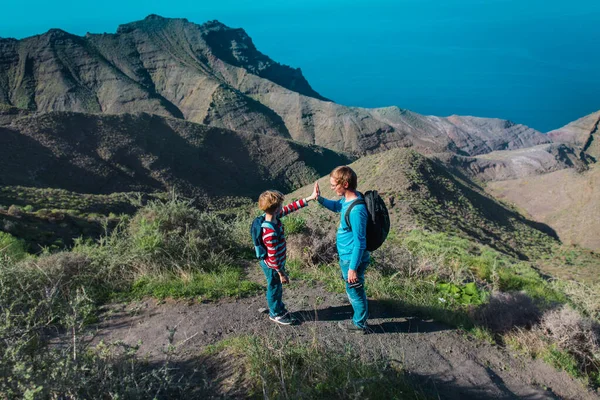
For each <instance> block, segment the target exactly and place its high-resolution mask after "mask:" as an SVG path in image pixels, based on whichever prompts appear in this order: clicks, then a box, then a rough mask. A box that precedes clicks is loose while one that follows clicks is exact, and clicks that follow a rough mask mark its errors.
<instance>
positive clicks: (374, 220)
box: [345, 190, 390, 251]
mask: <svg viewBox="0 0 600 400" xmlns="http://www.w3.org/2000/svg"><path fill="white" fill-rule="evenodd" d="M357 204H364V205H365V206H366V207H367V213H368V214H369V219H368V220H367V235H366V236H367V250H369V251H373V250H377V249H378V248H379V247H380V246H381V245H382V244H383V242H384V241H385V239H386V238H387V235H388V233H389V232H390V215H389V214H388V210H387V207H386V206H385V203H384V202H383V199H382V198H381V196H379V193H377V191H376V190H369V191H367V192H365V194H364V195H363V199H358V200H355V201H354V202H353V203H352V204H350V207H348V211H346V215H345V219H346V225H348V228H349V229H350V230H352V226H351V225H350V211H352V208H353V207H354V206H355V205H357Z"/></svg>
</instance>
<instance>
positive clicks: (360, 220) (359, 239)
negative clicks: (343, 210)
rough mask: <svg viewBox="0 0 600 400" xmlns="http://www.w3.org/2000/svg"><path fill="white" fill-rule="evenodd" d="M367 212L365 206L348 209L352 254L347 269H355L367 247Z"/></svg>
mask: <svg viewBox="0 0 600 400" xmlns="http://www.w3.org/2000/svg"><path fill="white" fill-rule="evenodd" d="M367 218H369V214H368V213H367V209H366V207H356V208H353V209H352V210H351V211H350V225H351V226H352V239H353V241H352V243H353V247H352V255H351V257H350V266H349V267H348V268H349V269H351V270H353V271H356V270H357V269H358V266H359V265H360V261H361V260H362V256H363V253H364V252H365V250H366V248H367Z"/></svg>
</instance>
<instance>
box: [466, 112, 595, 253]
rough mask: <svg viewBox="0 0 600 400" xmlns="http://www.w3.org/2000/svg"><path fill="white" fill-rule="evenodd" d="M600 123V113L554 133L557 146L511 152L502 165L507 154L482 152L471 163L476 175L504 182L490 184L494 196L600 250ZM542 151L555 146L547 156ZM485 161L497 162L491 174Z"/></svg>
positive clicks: (570, 240)
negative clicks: (482, 161)
mask: <svg viewBox="0 0 600 400" xmlns="http://www.w3.org/2000/svg"><path fill="white" fill-rule="evenodd" d="M599 121H600V111H598V112H595V113H593V114H590V115H587V116H585V117H583V118H580V119H578V120H577V121H574V122H572V123H570V124H568V125H566V126H564V127H562V128H560V129H557V130H554V131H551V132H549V133H548V136H549V137H551V138H552V140H553V141H554V142H555V144H553V145H548V146H547V147H542V146H540V147H538V148H536V147H534V148H531V149H523V150H518V151H514V152H509V153H506V156H505V159H504V160H503V161H502V164H500V167H499V165H498V162H497V161H496V160H495V159H497V158H499V157H497V155H498V154H502V153H490V154H486V155H483V156H478V157H476V158H475V160H476V162H473V163H472V164H470V165H469V167H470V166H471V165H476V169H475V172H474V174H475V175H478V176H480V177H484V178H485V177H489V179H490V180H496V181H498V182H490V183H488V185H487V190H488V191H489V192H490V193H491V194H493V195H494V196H496V197H498V198H500V199H503V200H505V201H508V202H510V203H512V204H514V205H515V206H517V207H518V208H519V209H521V210H523V211H525V212H526V213H528V214H529V215H530V216H531V217H532V218H534V219H535V220H537V221H540V222H543V223H545V224H548V225H549V226H551V227H552V228H553V229H555V230H556V232H557V233H558V235H559V237H560V239H561V240H562V241H564V242H565V243H570V244H578V245H581V246H583V247H587V248H589V249H593V250H600V223H599V221H600V192H599V191H598V188H599V187H600V185H599V184H600V182H599V180H598V178H599V173H600V169H599V166H598V164H596V163H595V161H597V160H598V157H599V156H600V147H599V145H598V139H597V134H598V133H597V132H598V123H599ZM542 149H544V150H545V151H548V150H550V149H555V150H552V151H548V155H545V154H544V153H543V151H541V150H542ZM524 154H527V157H526V158H523V157H522V155H524ZM535 154H541V155H544V157H543V158H542V157H540V156H536V155H535ZM552 154H554V159H553V158H552V156H551V155H552ZM536 159H537V160H538V162H535V160H536ZM481 160H489V161H490V162H494V163H495V164H494V167H493V169H492V172H491V173H490V172H488V171H486V170H482V169H481ZM492 160H494V161H492ZM544 160H546V161H544ZM507 163H508V164H509V168H507V167H506V164H507ZM463 165H464V164H463ZM573 166H574V167H575V168H574V169H573V168H569V169H563V168H565V167H573ZM561 167H562V168H561ZM463 170H465V169H464V168H463ZM546 172H547V173H546Z"/></svg>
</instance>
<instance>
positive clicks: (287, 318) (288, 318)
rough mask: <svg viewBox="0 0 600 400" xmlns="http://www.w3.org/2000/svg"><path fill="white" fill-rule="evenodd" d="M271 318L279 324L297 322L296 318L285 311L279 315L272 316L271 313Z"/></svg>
mask: <svg viewBox="0 0 600 400" xmlns="http://www.w3.org/2000/svg"><path fill="white" fill-rule="evenodd" d="M269 319H270V320H271V321H273V322H277V323H278V324H279V325H293V324H294V323H296V320H295V319H294V318H292V316H291V315H290V313H285V314H283V315H280V316H278V317H272V316H270V315H269Z"/></svg>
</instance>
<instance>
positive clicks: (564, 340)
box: [540, 305, 600, 375]
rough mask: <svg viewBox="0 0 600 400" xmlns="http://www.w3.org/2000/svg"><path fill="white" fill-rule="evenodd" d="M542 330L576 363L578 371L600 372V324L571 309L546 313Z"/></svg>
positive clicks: (566, 308) (586, 372) (542, 322)
mask: <svg viewBox="0 0 600 400" xmlns="http://www.w3.org/2000/svg"><path fill="white" fill-rule="evenodd" d="M540 329H542V330H543V332H544V334H545V335H546V336H547V337H550V338H551V339H552V341H553V342H554V345H555V346H556V348H557V349H559V350H563V351H565V352H566V353H568V354H569V355H571V356H572V357H574V359H575V360H576V362H577V364H578V368H579V370H580V371H581V372H583V373H584V374H586V375H594V374H595V375H597V374H598V373H599V371H600V325H599V324H598V323H596V322H594V321H592V320H591V319H589V318H584V317H582V316H581V315H580V314H579V313H578V312H577V311H576V310H574V309H573V308H571V307H569V306H566V305H565V306H563V307H561V308H559V309H555V310H551V311H548V312H546V313H545V314H544V315H543V317H542V321H541V323H540Z"/></svg>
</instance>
